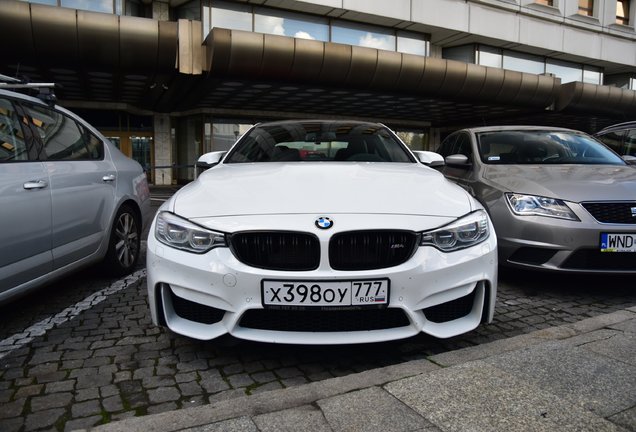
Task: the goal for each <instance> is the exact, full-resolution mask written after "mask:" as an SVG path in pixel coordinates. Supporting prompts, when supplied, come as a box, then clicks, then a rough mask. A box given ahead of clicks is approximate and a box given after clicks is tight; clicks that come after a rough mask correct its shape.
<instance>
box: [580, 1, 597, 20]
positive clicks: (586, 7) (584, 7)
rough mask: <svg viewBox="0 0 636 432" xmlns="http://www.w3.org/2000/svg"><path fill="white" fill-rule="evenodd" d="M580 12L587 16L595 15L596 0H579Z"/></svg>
mask: <svg viewBox="0 0 636 432" xmlns="http://www.w3.org/2000/svg"><path fill="white" fill-rule="evenodd" d="M579 14H580V15H585V16H593V15H594V0H579Z"/></svg>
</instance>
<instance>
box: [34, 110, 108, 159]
mask: <svg viewBox="0 0 636 432" xmlns="http://www.w3.org/2000/svg"><path fill="white" fill-rule="evenodd" d="M26 110H27V112H28V114H29V117H30V118H31V122H32V124H33V127H34V128H35V129H36V131H37V133H38V135H39V137H40V138H41V140H42V142H43V144H44V155H45V158H46V159H47V160H94V159H101V158H102V157H103V147H102V146H103V144H102V143H101V141H100V140H99V139H98V138H97V137H94V136H93V135H92V134H90V133H89V132H88V131H87V130H85V129H84V128H83V127H81V126H80V125H78V124H77V123H76V122H75V120H73V119H72V118H70V117H68V116H66V115H64V114H62V113H59V112H57V111H55V110H52V109H49V108H45V107H41V106H27V107H26Z"/></svg>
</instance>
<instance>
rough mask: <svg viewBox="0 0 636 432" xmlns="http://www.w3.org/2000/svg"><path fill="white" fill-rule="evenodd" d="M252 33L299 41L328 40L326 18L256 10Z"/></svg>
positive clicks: (262, 9) (261, 9)
mask: <svg viewBox="0 0 636 432" xmlns="http://www.w3.org/2000/svg"><path fill="white" fill-rule="evenodd" d="M254 31H255V32H259V33H267V34H275V35H280V36H290V37H296V38H301V39H315V40H320V41H325V42H326V41H328V40H329V24H328V21H327V19H326V18H318V17H316V18H314V17H310V16H303V15H300V14H295V13H291V12H282V11H275V10H271V9H264V8H258V9H256V10H255V11H254Z"/></svg>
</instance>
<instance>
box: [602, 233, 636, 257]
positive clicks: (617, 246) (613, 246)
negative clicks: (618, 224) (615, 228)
mask: <svg viewBox="0 0 636 432" xmlns="http://www.w3.org/2000/svg"><path fill="white" fill-rule="evenodd" d="M601 252H636V234H617V233H601Z"/></svg>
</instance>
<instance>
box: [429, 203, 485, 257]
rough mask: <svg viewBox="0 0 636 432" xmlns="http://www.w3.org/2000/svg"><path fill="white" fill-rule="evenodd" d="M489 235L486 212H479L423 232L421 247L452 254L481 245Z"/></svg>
mask: <svg viewBox="0 0 636 432" xmlns="http://www.w3.org/2000/svg"><path fill="white" fill-rule="evenodd" d="M489 235H490V229H489V228H488V215H487V214H486V212H485V211H484V210H477V211H474V212H472V213H469V214H467V215H466V216H463V217H461V218H459V219H457V220H456V221H455V222H452V223H450V224H448V225H446V226H443V227H441V228H437V229H435V230H433V231H426V232H423V233H422V235H421V237H420V246H434V247H436V248H437V249H439V250H441V251H442V252H452V251H456V250H459V249H465V248H468V247H471V246H474V245H476V244H478V243H481V242H483V241H484V240H486V239H487V238H488V236H489Z"/></svg>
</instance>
